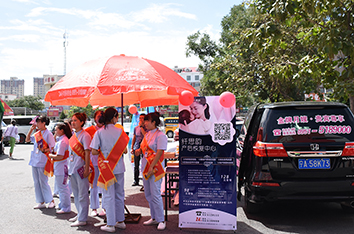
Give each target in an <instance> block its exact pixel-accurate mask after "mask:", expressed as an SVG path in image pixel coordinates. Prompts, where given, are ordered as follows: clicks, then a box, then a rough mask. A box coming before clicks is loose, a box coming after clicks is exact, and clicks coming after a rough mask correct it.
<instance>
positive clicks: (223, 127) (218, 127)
mask: <svg viewBox="0 0 354 234" xmlns="http://www.w3.org/2000/svg"><path fill="white" fill-rule="evenodd" d="M230 139H231V123H214V140H215V141H227V140H230Z"/></svg>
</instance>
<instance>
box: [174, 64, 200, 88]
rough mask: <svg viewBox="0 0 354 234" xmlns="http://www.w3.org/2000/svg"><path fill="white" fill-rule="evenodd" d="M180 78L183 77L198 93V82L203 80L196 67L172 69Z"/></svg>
mask: <svg viewBox="0 0 354 234" xmlns="http://www.w3.org/2000/svg"><path fill="white" fill-rule="evenodd" d="M173 70H174V71H175V72H177V73H178V74H179V75H180V76H182V77H183V79H185V80H186V81H187V82H188V83H189V84H190V85H192V86H193V87H194V88H195V89H196V90H197V91H198V92H199V91H200V81H201V79H202V78H203V73H202V72H200V71H199V70H198V68H197V67H178V66H175V67H174V68H173Z"/></svg>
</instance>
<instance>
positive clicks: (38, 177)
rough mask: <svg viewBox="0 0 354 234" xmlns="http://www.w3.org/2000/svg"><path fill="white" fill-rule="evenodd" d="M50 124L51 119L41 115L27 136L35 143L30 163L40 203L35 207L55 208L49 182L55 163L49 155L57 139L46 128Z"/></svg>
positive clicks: (37, 198)
mask: <svg viewBox="0 0 354 234" xmlns="http://www.w3.org/2000/svg"><path fill="white" fill-rule="evenodd" d="M48 124H49V119H48V118H47V117H45V116H40V117H38V118H37V119H36V124H33V125H32V126H31V128H30V130H29V131H28V133H27V136H26V142H32V143H33V151H32V152H31V158H30V161H29V165H30V166H32V176H33V181H34V191H35V194H36V202H37V203H38V204H37V205H36V206H35V207H33V208H34V209H43V208H46V205H45V203H49V204H48V208H54V207H55V203H54V200H53V195H52V190H51V188H50V186H49V184H48V176H52V175H53V164H52V161H51V160H50V158H49V157H47V155H49V152H51V151H52V149H53V147H54V145H55V140H54V137H53V134H52V133H51V132H50V131H49V130H48V129H47V128H46V125H48ZM36 128H38V131H37V132H36V133H35V134H34V135H33V136H31V135H32V132H33V131H34V130H35V129H36Z"/></svg>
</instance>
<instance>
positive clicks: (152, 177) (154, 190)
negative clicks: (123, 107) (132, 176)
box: [135, 112, 167, 230]
mask: <svg viewBox="0 0 354 234" xmlns="http://www.w3.org/2000/svg"><path fill="white" fill-rule="evenodd" d="M159 124H160V114H159V113H158V112H153V113H149V114H147V115H146V116H145V117H144V125H145V127H146V129H147V130H148V132H147V133H146V134H145V136H144V139H143V141H142V142H141V144H140V149H138V150H135V155H140V154H143V159H142V162H141V168H142V170H143V177H144V179H143V183H144V192H145V198H146V200H147V201H148V202H149V206H150V214H151V219H149V220H148V221H145V222H144V225H155V224H158V226H157V229H158V230H164V229H165V228H166V223H165V222H164V215H163V203H162V197H161V192H160V190H161V181H162V177H163V176H164V175H165V171H164V168H163V159H164V151H165V150H166V149H167V137H166V135H165V134H164V133H163V132H161V131H160V130H159V129H158V128H157V126H159Z"/></svg>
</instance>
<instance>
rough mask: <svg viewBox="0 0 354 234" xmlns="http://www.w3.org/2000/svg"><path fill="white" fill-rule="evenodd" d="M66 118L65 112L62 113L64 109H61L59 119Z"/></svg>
mask: <svg viewBox="0 0 354 234" xmlns="http://www.w3.org/2000/svg"><path fill="white" fill-rule="evenodd" d="M65 118H66V114H65V113H64V111H62V112H61V113H60V115H59V119H61V120H64V119H65Z"/></svg>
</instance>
